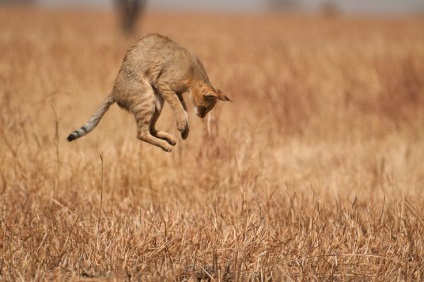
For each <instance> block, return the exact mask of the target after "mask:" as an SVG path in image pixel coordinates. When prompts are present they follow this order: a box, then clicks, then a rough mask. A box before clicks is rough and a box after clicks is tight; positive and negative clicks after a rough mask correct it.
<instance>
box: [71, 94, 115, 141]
mask: <svg viewBox="0 0 424 282" xmlns="http://www.w3.org/2000/svg"><path fill="white" fill-rule="evenodd" d="M113 103H115V101H114V99H113V97H112V94H111V95H109V96H107V98H106V99H105V100H104V101H103V103H102V104H101V105H100V107H99V108H98V109H97V111H96V112H95V113H94V115H92V116H91V118H90V119H89V120H88V121H87V123H86V124H84V125H83V126H82V127H81V128H80V129H78V130H75V131H74V132H72V133H71V134H69V136H68V141H69V142H71V141H73V140H75V139H77V138H80V137H82V136H84V135H86V134H87V133H89V132H90V131H92V130H93V129H94V128H95V127H96V126H97V125H98V124H99V122H100V120H101V119H102V117H103V115H104V114H105V113H106V111H107V110H108V109H109V107H110V106H111V105H112V104H113Z"/></svg>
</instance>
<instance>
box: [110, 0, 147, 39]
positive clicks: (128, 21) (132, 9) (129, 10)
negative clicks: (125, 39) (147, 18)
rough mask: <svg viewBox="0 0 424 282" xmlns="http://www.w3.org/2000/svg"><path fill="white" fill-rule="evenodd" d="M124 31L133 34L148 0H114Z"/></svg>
mask: <svg viewBox="0 0 424 282" xmlns="http://www.w3.org/2000/svg"><path fill="white" fill-rule="evenodd" d="M114 2H115V7H116V9H117V11H118V17H119V21H120V24H121V28H122V31H124V32H125V33H126V34H128V35H129V34H132V33H134V31H135V27H136V24H137V21H138V19H139V18H140V16H141V14H142V12H143V10H144V8H145V6H146V2H147V0H114Z"/></svg>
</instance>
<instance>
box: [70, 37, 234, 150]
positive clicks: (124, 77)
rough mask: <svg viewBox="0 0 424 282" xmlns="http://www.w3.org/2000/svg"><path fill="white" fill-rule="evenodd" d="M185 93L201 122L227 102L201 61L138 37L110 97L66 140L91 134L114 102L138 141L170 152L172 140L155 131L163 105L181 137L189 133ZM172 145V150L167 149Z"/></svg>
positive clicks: (165, 41)
mask: <svg viewBox="0 0 424 282" xmlns="http://www.w3.org/2000/svg"><path fill="white" fill-rule="evenodd" d="M185 93H188V94H189V96H190V98H191V101H192V103H193V105H194V109H195V113H196V115H197V116H199V117H201V118H204V117H205V116H206V114H207V113H208V112H209V111H210V110H212V109H213V107H214V106H215V104H216V102H217V101H218V100H221V101H230V99H229V98H228V97H227V96H225V95H224V94H222V92H221V91H220V90H218V89H216V88H215V87H213V86H212V84H211V83H210V81H209V78H208V75H207V74H206V70H205V68H204V66H203V64H202V63H201V62H200V60H199V59H198V58H197V57H196V56H195V55H193V54H192V53H190V52H189V51H188V50H187V49H185V48H184V47H182V46H180V45H179V44H177V43H176V42H174V41H172V40H171V39H169V38H168V37H165V36H162V35H159V34H149V35H147V36H145V37H143V38H142V39H140V40H139V41H138V42H137V43H136V44H135V45H134V46H132V47H131V48H130V49H129V50H128V51H127V53H126V55H125V57H124V60H123V62H122V66H121V69H120V70H119V72H118V75H117V78H116V80H115V84H114V86H113V89H112V91H111V93H110V95H109V96H107V98H106V99H105V100H104V101H103V103H102V104H101V105H100V106H99V108H98V109H97V111H96V112H95V113H94V114H93V115H92V116H91V118H90V119H89V120H88V122H87V123H86V124H85V125H83V126H82V127H81V128H80V129H78V130H76V131H74V132H73V133H71V134H70V135H69V136H68V141H73V140H75V139H77V138H79V137H82V136H84V135H86V134H87V133H89V132H90V131H92V130H93V129H94V128H95V127H96V126H97V124H98V123H99V121H100V119H101V118H102V117H103V115H104V114H105V113H106V111H107V110H108V109H109V107H110V106H111V105H112V104H113V103H115V102H116V103H117V104H118V105H119V106H120V107H121V108H123V109H125V110H127V111H129V112H130V113H132V114H134V117H135V121H136V123H137V138H138V139H140V140H142V141H145V142H148V143H150V144H152V145H156V146H158V147H160V148H162V149H163V150H164V151H166V152H171V150H172V146H173V145H175V144H176V143H177V142H176V140H175V138H174V137H173V136H172V135H171V134H169V133H166V132H163V131H160V130H157V129H156V128H155V124H156V121H157V120H158V118H159V116H160V113H161V111H162V108H163V103H164V101H166V102H168V103H169V105H170V106H171V108H172V110H173V111H174V113H175V117H176V120H177V128H178V130H179V131H180V132H181V137H182V138H183V139H186V138H187V136H188V133H189V126H188V114H187V107H186V104H185V103H184V100H183V94H185ZM171 145H172V146H171Z"/></svg>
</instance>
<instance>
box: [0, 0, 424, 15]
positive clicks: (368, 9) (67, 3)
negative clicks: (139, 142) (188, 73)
mask: <svg viewBox="0 0 424 282" xmlns="http://www.w3.org/2000/svg"><path fill="white" fill-rule="evenodd" d="M25 3H29V4H34V5H36V6H38V7H48V8H91V9H92V8H101V9H112V7H113V0H85V1H84V0H0V4H25ZM147 8H148V9H153V10H173V11H175V10H176V11H212V12H249V13H252V12H253V13H254V12H268V11H276V10H281V11H299V12H318V11H334V12H340V13H346V14H389V15H390V14H422V13H424V1H422V0H403V1H399V0H357V1H352V0H233V1H231V2H228V1H226V0H216V1H214V2H209V1H196V0H176V1H170V0H156V1H147Z"/></svg>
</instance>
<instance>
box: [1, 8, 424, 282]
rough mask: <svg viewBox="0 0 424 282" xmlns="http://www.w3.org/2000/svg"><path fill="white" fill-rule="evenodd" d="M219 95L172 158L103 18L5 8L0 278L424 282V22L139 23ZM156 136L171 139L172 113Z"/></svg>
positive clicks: (213, 19) (215, 18) (266, 19)
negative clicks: (140, 118)
mask: <svg viewBox="0 0 424 282" xmlns="http://www.w3.org/2000/svg"><path fill="white" fill-rule="evenodd" d="M144 20H145V21H144V22H143V34H144V33H147V32H159V33H163V34H166V35H168V36H170V37H172V38H174V39H175V40H176V41H177V42H179V43H181V44H182V45H183V46H185V47H187V48H188V49H189V50H191V51H193V52H194V53H196V54H197V55H198V56H199V57H200V58H201V59H202V61H203V62H204V64H205V66H206V68H207V70H208V73H209V77H210V79H211V81H212V83H214V85H216V86H217V87H219V88H220V89H222V90H223V91H225V93H226V94H228V95H229V96H231V97H232V99H233V102H232V103H228V104H227V103H225V104H224V103H222V104H220V105H218V106H217V108H216V109H215V110H214V112H212V116H211V119H210V121H209V124H208V123H207V122H206V120H201V119H198V118H197V117H195V116H194V114H191V116H190V124H191V133H190V134H191V135H190V137H189V138H188V139H187V140H186V141H184V142H183V141H182V140H179V142H178V144H177V146H176V147H175V149H174V151H173V152H172V153H171V154H167V153H164V152H163V151H162V150H160V149H158V148H156V147H153V146H151V145H148V144H145V143H142V142H140V141H138V140H137V138H135V135H136V128H135V125H134V121H133V117H132V116H131V115H129V114H128V113H126V112H124V111H122V110H120V109H119V108H118V107H116V106H114V107H112V108H111V110H110V111H109V112H108V113H107V114H106V116H105V117H104V119H103V120H102V121H101V123H100V124H99V126H98V127H97V128H96V129H95V130H94V131H93V132H92V133H91V134H90V135H88V136H86V137H85V138H84V139H81V140H78V141H77V142H75V143H68V142H67V141H66V136H67V133H68V132H69V131H70V130H72V129H74V127H75V126H78V125H80V124H82V123H83V122H85V121H86V119H87V118H88V117H89V115H90V114H91V113H92V112H93V110H95V109H96V107H97V105H98V104H99V103H100V102H101V101H102V99H103V97H105V95H107V93H109V91H110V89H111V87H112V85H113V82H114V79H115V76H116V74H117V72H118V68H119V66H120V63H121V60H122V57H123V54H124V52H125V50H126V49H127V48H128V46H130V45H131V44H132V43H133V41H134V39H132V40H129V39H127V38H125V37H123V36H120V35H119V33H118V29H117V27H116V25H115V22H114V18H113V16H112V15H110V14H107V13H94V12H92V13H76V12H40V11H28V10H20V9H3V10H0V26H1V29H0V56H1V57H0V58H1V59H0V97H1V106H0V129H1V133H0V134H1V138H0V140H1V141H0V151H1V163H0V209H1V211H0V280H9V281H14V280H26V281H28V280H42V279H47V280H52V279H58V280H64V279H67V280H71V281H82V280H92V279H98V280H103V279H104V280H143V281H163V280H167V281H173V280H177V281H178V280H191V281H195V280H196V279H198V280H201V279H203V280H208V279H211V280H212V279H213V281H271V280H272V281H290V280H305V281H311V280H318V281H319V280H327V281H328V280H337V281H339V280H340V281H342V280H343V281H345V280H356V281H358V280H360V281H362V280H380V281H393V280H404V281H412V280H414V281H419V280H423V279H424V267H423V265H424V261H423V257H424V242H423V240H424V239H423V236H422V234H424V223H423V220H424V190H423V188H424V162H423V160H424V79H423V74H424V47H423V46H424V33H423V32H422V31H423V30H424V21H423V20H422V19H418V18H416V19H414V18H411V19H406V18H405V19H365V18H364V19H343V18H330V19H325V18H319V17H301V16H299V17H297V16H283V15H267V16H265V15H263V16H253V15H245V16H231V15H225V16H224V15H207V14H202V15H194V14H176V15H167V14H149V15H146V18H145V19H144ZM164 111H165V112H164V114H163V115H162V117H161V120H159V124H160V127H161V128H163V129H164V130H167V131H170V132H173V133H174V134H175V135H178V134H177V131H176V126H175V118H174V117H173V115H172V113H171V111H170V109H169V107H165V110H164Z"/></svg>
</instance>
